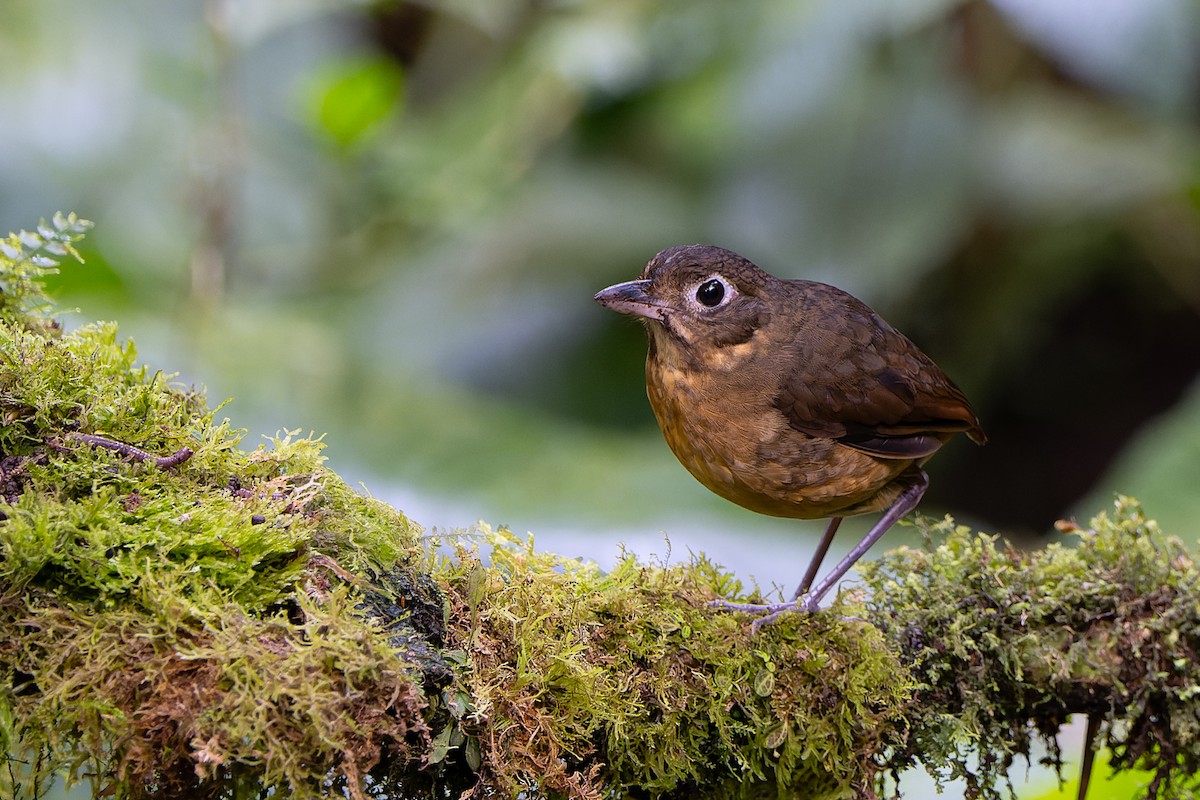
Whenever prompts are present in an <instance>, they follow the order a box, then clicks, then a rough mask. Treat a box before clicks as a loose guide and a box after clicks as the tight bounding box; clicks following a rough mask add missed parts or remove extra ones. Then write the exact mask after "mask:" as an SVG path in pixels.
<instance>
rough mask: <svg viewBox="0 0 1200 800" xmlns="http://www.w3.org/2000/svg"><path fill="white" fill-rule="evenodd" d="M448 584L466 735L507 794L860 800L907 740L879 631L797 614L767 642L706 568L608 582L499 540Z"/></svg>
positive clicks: (901, 678) (769, 633)
mask: <svg viewBox="0 0 1200 800" xmlns="http://www.w3.org/2000/svg"><path fill="white" fill-rule="evenodd" d="M492 540H493V542H494V543H495V544H496V547H495V549H494V550H493V553H492V559H491V561H492V566H491V568H490V569H485V568H483V567H482V566H481V565H479V564H478V563H476V562H475V561H474V560H473V559H472V558H471V557H470V554H469V553H461V554H460V558H459V559H458V560H457V561H456V562H454V564H455V566H454V570H456V574H454V575H450V576H449V580H448V583H449V584H450V586H451V594H450V597H451V602H452V604H453V605H452V613H451V615H450V619H451V620H452V622H451V635H452V636H453V638H454V639H455V640H456V641H459V642H461V643H462V645H463V647H464V649H465V651H466V653H467V654H468V656H469V658H470V662H471V669H470V678H469V679H468V682H467V685H468V688H469V690H470V692H469V702H470V703H472V704H473V707H472V708H471V709H469V712H468V713H466V714H464V715H463V726H462V727H463V728H464V729H465V730H466V732H468V733H470V734H471V735H473V736H475V737H478V739H479V740H481V741H482V742H484V743H486V748H487V749H488V751H489V752H490V755H489V757H488V759H487V760H486V761H485V765H486V768H487V770H488V771H489V773H490V774H489V775H488V777H489V778H490V779H491V780H493V781H495V782H496V783H497V784H498V785H499V786H501V787H504V788H505V789H506V790H507V791H509V792H513V791H516V790H517V789H518V788H519V787H523V786H524V787H535V786H536V787H540V789H541V790H542V791H543V792H552V793H561V794H564V795H568V796H571V797H601V796H613V795H615V796H621V797H642V796H647V797H697V796H703V797H712V798H734V797H776V796H780V797H787V796H804V797H811V798H826V797H828V798H838V797H845V798H849V797H856V796H860V795H861V794H863V793H865V792H869V787H870V786H871V782H872V776H873V775H874V773H875V771H876V769H877V767H876V760H875V759H876V754H878V753H880V752H882V751H883V750H884V749H885V748H886V747H887V746H888V745H889V744H895V743H897V742H898V739H897V738H896V736H897V731H898V730H899V726H900V724H901V722H902V718H901V716H900V715H899V714H898V713H897V712H898V710H900V709H902V708H903V707H905V705H906V701H907V699H908V697H909V689H910V685H909V681H908V677H907V674H906V672H905V670H904V669H903V668H902V667H901V666H900V664H899V662H898V661H897V660H896V659H895V657H894V656H892V655H891V654H890V653H888V652H887V650H886V649H885V648H884V647H883V642H882V640H881V638H880V637H879V634H878V632H877V631H876V630H875V629H874V628H873V627H871V626H870V625H868V624H866V623H864V622H861V621H856V620H853V619H846V618H842V617H841V616H840V615H837V614H818V615H800V614H797V615H792V616H789V617H786V618H784V619H783V620H781V621H780V622H779V623H778V624H776V625H774V626H770V627H768V628H766V629H764V630H763V631H762V632H761V633H760V634H758V635H757V636H755V635H751V633H750V629H749V626H748V625H747V624H746V618H745V617H744V615H732V614H724V613H715V612H713V611H712V610H711V609H709V608H707V603H708V601H710V600H712V599H713V598H714V597H716V596H718V595H722V596H725V595H737V594H738V592H739V587H738V585H737V584H736V583H735V582H734V581H733V580H732V579H731V578H730V577H729V576H728V575H726V574H724V573H722V572H721V571H719V570H717V569H716V568H714V567H713V566H712V565H711V564H710V563H708V562H707V561H705V560H703V559H695V560H693V561H692V562H690V563H687V564H680V565H677V566H667V565H647V564H643V563H640V562H639V561H638V560H636V559H635V558H633V557H632V556H627V557H625V558H623V559H622V560H621V561H620V563H618V564H617V566H616V567H615V568H614V569H613V570H612V571H610V572H607V573H605V572H602V571H601V570H599V569H598V568H596V567H595V566H594V565H590V564H586V563H581V562H578V561H574V560H567V559H561V558H558V557H556V556H553V555H547V554H543V553H538V552H536V551H535V550H534V549H533V544H532V540H530V541H528V542H520V541H518V540H516V539H515V538H513V537H512V535H511V534H509V533H507V532H504V531H500V532H496V533H493V534H492Z"/></svg>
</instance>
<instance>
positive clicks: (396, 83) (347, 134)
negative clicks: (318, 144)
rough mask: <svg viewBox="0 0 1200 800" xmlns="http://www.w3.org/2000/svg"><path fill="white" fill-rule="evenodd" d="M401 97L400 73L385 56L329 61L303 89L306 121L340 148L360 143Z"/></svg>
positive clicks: (402, 92) (400, 100)
mask: <svg viewBox="0 0 1200 800" xmlns="http://www.w3.org/2000/svg"><path fill="white" fill-rule="evenodd" d="M403 98H404V72H403V70H401V68H400V67H399V65H397V64H396V63H395V62H393V61H390V60H388V59H385V58H361V59H353V60H350V61H343V62H338V63H332V64H330V65H329V66H328V67H327V68H326V69H325V70H324V71H322V72H319V73H318V74H316V75H315V76H313V78H312V79H311V81H310V82H309V84H308V85H307V86H306V87H305V89H304V104H305V108H306V112H307V117H308V120H307V121H308V124H309V125H310V126H311V127H312V129H313V130H314V131H316V132H317V134H318V135H320V136H322V137H323V138H326V139H328V140H330V141H332V142H333V143H334V144H336V145H337V146H338V147H339V148H340V149H342V150H349V149H351V148H353V147H355V146H357V145H358V144H360V143H361V142H362V141H363V140H364V139H365V138H367V137H368V136H369V135H370V134H371V133H372V132H374V131H375V130H377V129H378V127H379V124H380V123H381V122H383V121H384V120H385V119H387V118H388V117H389V116H391V115H392V114H394V113H395V112H396V111H398V110H399V108H400V107H401V105H402V102H403Z"/></svg>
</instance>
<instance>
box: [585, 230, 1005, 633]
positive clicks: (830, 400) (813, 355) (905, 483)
mask: <svg viewBox="0 0 1200 800" xmlns="http://www.w3.org/2000/svg"><path fill="white" fill-rule="evenodd" d="M595 300H596V302H598V303H599V304H600V305H601V306H603V307H605V308H608V309H610V310H612V311H615V312H619V313H621V314H626V315H629V316H632V317H635V318H639V319H640V320H642V321H643V322H644V323H645V325H646V327H647V329H648V331H649V351H648V354H647V357H646V393H647V396H648V398H649V401H650V406H651V408H652V409H653V411H654V415H655V417H656V418H657V420H658V423H659V426H660V427H661V428H662V432H663V435H664V437H665V439H666V441H667V444H668V446H669V447H670V449H671V451H672V452H673V453H674V454H675V456H676V458H678V459H679V461H680V463H682V464H683V466H684V467H685V468H686V469H687V470H688V472H690V473H691V474H692V475H693V476H694V477H695V478H696V479H697V480H698V481H699V482H700V483H701V484H703V485H704V486H705V487H707V488H708V489H710V490H711V491H713V492H714V493H716V494H717V495H719V496H721V497H723V498H725V499H726V500H729V501H732V502H733V503H736V504H738V505H740V506H742V507H744V508H747V509H749V510H751V511H756V512H758V513H761V514H768V515H771V516H776V517H787V518H795V519H828V520H829V521H828V524H827V525H826V528H825V532H824V534H823V535H822V537H821V541H820V543H819V544H818V546H817V550H816V552H815V553H814V555H813V558H812V560H811V562H810V563H809V565H808V568H807V569H806V571H805V573H804V575H803V577H802V578H801V581H800V584H799V586H798V587H797V589H796V591H795V592H794V593H793V595H792V598H791V600H790V601H787V602H781V603H769V604H757V603H733V602H730V601H726V600H718V601H714V606H716V607H718V608H722V609H726V610H737V611H749V612H753V613H755V614H757V615H758V619H757V620H756V621H755V623H754V626H755V629H757V628H758V627H759V626H761V625H763V624H766V623H768V622H772V621H774V620H776V619H778V618H779V617H780V616H781V615H783V614H784V613H785V612H788V611H805V612H813V611H816V610H817V609H818V608H819V603H820V601H821V600H822V598H823V597H825V596H826V595H827V594H828V593H829V591H830V590H831V589H832V588H833V587H834V586H836V585H837V583H838V581H839V580H840V579H841V578H842V576H843V575H845V574H846V572H848V571H849V570H850V568H851V567H852V566H853V565H854V563H855V562H856V561H857V560H858V559H859V558H861V557H862V556H863V555H864V554H865V553H866V552H867V551H868V550H869V549H870V547H871V546H872V545H873V544H875V542H877V541H878V540H879V539H880V538H881V537H882V536H883V535H884V533H886V532H887V530H888V529H889V528H891V527H892V525H894V524H895V523H896V522H897V521H898V520H899V519H900V518H902V517H903V516H904V515H905V514H907V513H909V512H910V511H912V510H913V509H915V508H916V507H917V504H918V503H919V502H920V500H921V498H922V496H923V495H924V494H925V490H926V488H927V487H928V485H929V477H928V475H927V474H926V473H925V471H924V469H922V466H923V465H924V464H925V462H926V461H927V460H928V459H929V458H930V457H931V456H932V455H933V454H934V453H936V452H937V451H938V449H939V448H941V446H942V445H943V444H945V443H946V442H947V441H948V440H950V439H951V438H952V437H953V436H955V435H956V434H958V433H964V434H966V435H967V437H969V438H970V439H971V440H972V441H974V442H976V443H977V444H984V443H985V442H986V441H987V436H986V434H985V433H984V431H983V427H982V426H981V424H980V422H979V419H978V417H977V416H976V415H975V412H974V411H973V410H972V409H971V405H970V403H969V402H968V401H967V398H966V396H965V395H964V394H963V392H962V390H961V389H959V388H958V386H956V385H955V384H954V382H953V381H951V380H950V378H948V377H947V376H946V374H945V373H944V372H943V371H942V370H941V368H939V367H938V366H937V364H935V363H934V362H933V360H932V359H931V358H930V357H929V356H927V355H925V353H923V352H922V351H921V350H920V349H919V348H918V347H917V346H916V345H915V344H913V343H912V342H911V341H910V340H909V339H908V338H907V337H905V336H904V335H903V334H902V333H900V332H899V331H897V330H896V329H895V328H893V327H892V326H891V325H889V324H888V323H887V322H885V321H884V320H883V319H882V318H881V317H880V316H879V315H878V314H876V313H875V312H874V311H873V310H872V309H871V308H870V307H869V306H868V305H867V304H866V303H863V302H862V301H860V300H858V299H856V298H855V297H853V296H852V295H850V294H849V293H847V292H844V291H842V290H841V289H838V288H836V287H834V286H830V285H828V284H825V283H819V282H816V281H809V280H789V279H782V278H777V277H775V276H774V275H771V274H769V273H767V272H765V271H763V270H762V269H760V268H759V267H758V266H756V265H755V264H754V263H753V262H751V261H749V260H748V259H746V258H743V257H742V256H740V255H738V254H737V253H734V252H732V251H730V250H726V249H723V248H721V247H716V246H713V245H704V244H694V245H683V246H677V247H670V248H668V249H666V250H663V251H662V252H660V253H658V254H657V255H656V256H654V258H652V259H651V260H650V261H649V263H647V264H646V267H645V269H644V270H643V271H642V274H641V276H640V277H639V278H638V279H637V280H632V281H627V282H624V283H618V284H616V285H613V286H609V287H608V288H606V289H603V290H602V291H600V292H599V293H597V294H596V296H595ZM875 512H882V516H881V517H880V518H879V520H878V521H877V522H876V523H875V524H874V526H872V528H871V529H870V531H868V533H867V534H866V535H865V536H864V537H863V539H862V540H861V541H860V542H859V543H858V544H857V545H856V546H855V547H854V548H852V549H851V550H850V552H849V553H848V554H847V555H846V557H845V558H844V559H842V561H841V562H839V563H838V564H837V565H836V566H835V567H834V568H833V569H832V570H831V571H830V572H829V573H828V574H827V575H826V576H825V577H823V578H822V579H821V581H820V582H817V583H816V584H815V585H814V580H815V579H816V575H817V573H818V571H819V570H820V566H821V563H822V561H823V560H824V558H825V554H826V552H827V551H828V549H829V545H830V542H831V541H832V540H833V538H834V535H835V534H836V532H837V529H838V526H839V525H840V524H841V522H842V519H843V518H845V517H848V516H853V515H858V514H870V513H875Z"/></svg>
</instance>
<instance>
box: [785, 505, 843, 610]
mask: <svg viewBox="0 0 1200 800" xmlns="http://www.w3.org/2000/svg"><path fill="white" fill-rule="evenodd" d="M841 524H842V517H833V518H832V519H830V520H829V524H828V525H826V526H825V533H824V534H823V535H822V536H821V542H820V543H819V544H818V545H817V552H815V553H813V557H812V561H810V562H809V564H808V571H807V572H805V573H804V577H803V578H802V579H801V580H800V585H799V586H798V587H796V592H795V594H793V595H792V600H793V601H796V600H799V599H800V598H801V597H802V596H803V595H804V593H805V592H807V591H808V587H810V586H812V582H813V581H814V580H816V577H817V570H818V569H820V568H821V562H822V561H824V560H825V554H826V553H828V552H829V543H830V542H832V541H833V535H834V534H835V533H837V529H838V526H839V525H841Z"/></svg>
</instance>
